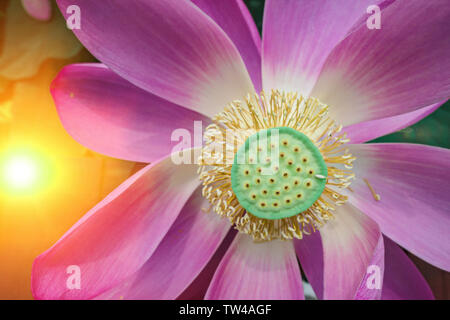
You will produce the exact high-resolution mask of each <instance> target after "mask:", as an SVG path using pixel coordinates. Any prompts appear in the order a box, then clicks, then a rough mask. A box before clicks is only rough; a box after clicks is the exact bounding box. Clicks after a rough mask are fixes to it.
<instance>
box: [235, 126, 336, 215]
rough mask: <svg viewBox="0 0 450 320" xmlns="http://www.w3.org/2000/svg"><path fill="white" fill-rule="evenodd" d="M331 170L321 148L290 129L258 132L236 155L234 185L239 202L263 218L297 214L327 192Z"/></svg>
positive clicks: (281, 128)
mask: <svg viewBox="0 0 450 320" xmlns="http://www.w3.org/2000/svg"><path fill="white" fill-rule="evenodd" d="M327 175H328V169H327V166H326V164H325V161H324V160H323V157H322V154H321V153H320V151H319V149H318V148H317V147H316V146H315V145H314V143H312V141H311V140H310V139H309V138H308V137H307V136H306V135H304V134H303V133H301V132H299V131H297V130H294V129H292V128H288V127H279V128H271V129H265V130H261V131H258V132H257V133H255V134H254V135H252V136H250V137H249V138H248V139H247V140H246V141H245V143H244V145H242V146H241V147H240V148H239V150H238V152H237V153H236V156H235V159H234V163H233V165H232V168H231V186H232V189H233V191H234V193H235V194H236V197H237V199H238V201H239V203H240V204H241V205H242V207H243V208H244V209H246V210H247V211H248V212H251V213H252V214H253V215H255V216H257V217H260V218H262V219H281V218H288V217H292V216H295V215H297V214H298V213H299V212H303V211H305V210H307V209H308V208H309V207H311V206H312V204H313V203H314V202H316V200H317V199H318V198H319V197H320V195H321V194H322V192H323V190H324V189H325V184H326V177H327Z"/></svg>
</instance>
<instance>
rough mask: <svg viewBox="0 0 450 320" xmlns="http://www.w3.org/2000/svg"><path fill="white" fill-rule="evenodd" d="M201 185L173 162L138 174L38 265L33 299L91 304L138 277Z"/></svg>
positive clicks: (190, 170) (192, 170) (193, 170)
mask: <svg viewBox="0 0 450 320" xmlns="http://www.w3.org/2000/svg"><path fill="white" fill-rule="evenodd" d="M198 184H199V182H198V175H197V174H196V166H195V165H192V166H188V165H183V166H176V165H174V164H173V163H172V160H171V158H170V157H168V158H166V159H164V160H162V161H159V162H155V163H154V164H152V165H150V166H147V167H146V168H144V169H142V170H141V171H139V172H138V173H136V174H135V175H134V176H133V177H131V178H130V179H128V180H127V181H126V182H124V183H123V184H122V185H121V186H120V187H118V188H117V189H116V190H115V191H113V192H112V193H111V194H110V195H108V196H107V197H106V198H105V199H104V200H103V201H102V202H100V203H99V204H98V205H97V206H96V207H94V208H93V209H92V210H91V211H89V212H88V213H87V214H86V215H85V216H84V217H83V218H81V219H80V220H79V221H78V222H77V223H76V224H75V225H74V226H73V227H72V228H71V229H70V230H69V231H68V232H67V233H66V234H65V235H64V236H63V237H62V238H61V239H60V240H59V241H58V242H57V243H56V244H55V245H54V246H53V247H52V248H50V249H49V250H47V251H46V252H45V253H43V254H41V255H40V256H39V257H38V258H37V259H36V260H35V261H34V264H33V270H32V290H33V296H34V297H35V298H37V299H90V298H93V297H95V296H97V295H98V294H99V293H101V292H103V291H105V290H108V289H109V288H111V287H113V286H115V285H117V284H118V283H120V282H121V281H122V280H123V279H125V278H127V277H129V276H130V275H132V274H134V273H135V272H136V271H137V270H138V269H139V268H140V267H141V266H142V265H143V264H144V263H145V262H146V261H147V260H148V258H149V257H150V256H151V255H152V253H153V252H154V251H155V250H156V248H157V246H158V244H159V243H160V242H161V240H162V239H163V238H164V236H165V235H166V233H167V232H168V230H169V228H170V227H171V225H172V224H173V222H174V221H175V219H176V217H177V216H178V214H179V212H180V211H181V209H182V208H183V206H184V204H185V202H186V201H187V200H188V198H189V197H190V195H191V194H192V192H193V191H194V190H195V188H196V187H197V186H198ZM70 266H78V267H79V268H80V272H81V288H80V289H73V287H72V289H69V288H70V286H67V281H70V280H71V279H73V278H70V274H68V273H67V272H68V267H70Z"/></svg>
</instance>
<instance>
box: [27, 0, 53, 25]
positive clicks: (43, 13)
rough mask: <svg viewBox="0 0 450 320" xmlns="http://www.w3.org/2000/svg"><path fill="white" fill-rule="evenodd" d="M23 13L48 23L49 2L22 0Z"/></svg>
mask: <svg viewBox="0 0 450 320" xmlns="http://www.w3.org/2000/svg"><path fill="white" fill-rule="evenodd" d="M22 5H23V8H24V9H25V11H26V12H27V13H28V14H29V15H30V16H32V17H33V18H35V19H36V20H40V21H48V20H50V18H51V17H52V5H51V4H50V1H49V0H22Z"/></svg>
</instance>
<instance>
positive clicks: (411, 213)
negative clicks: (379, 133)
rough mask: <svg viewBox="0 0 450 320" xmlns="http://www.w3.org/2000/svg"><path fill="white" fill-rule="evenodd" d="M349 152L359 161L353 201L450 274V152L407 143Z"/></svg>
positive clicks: (386, 230)
mask: <svg viewBox="0 0 450 320" xmlns="http://www.w3.org/2000/svg"><path fill="white" fill-rule="evenodd" d="M349 149H350V152H351V153H352V154H353V155H354V156H355V157H356V159H357V160H356V161H355V162H354V172H355V175H356V179H355V180H354V181H353V182H352V185H351V188H352V190H353V192H348V196H349V201H350V202H351V203H352V204H353V205H354V206H356V207H358V208H359V209H360V210H361V211H363V212H364V213H365V214H367V215H368V216H370V217H371V218H372V219H373V220H375V221H376V222H377V223H378V224H379V226H380V228H381V231H382V232H383V233H384V234H385V235H386V236H388V237H389V238H391V239H392V240H394V241H395V242H396V243H398V244H399V245H401V246H402V247H404V248H405V249H407V250H409V251H411V252H412V253H413V254H415V255H417V256H419V257H420V258H422V259H424V260H426V261H427V262H429V263H431V264H433V265H435V266H437V267H438V268H441V269H444V270H447V271H450V235H449V233H448V228H449V226H450V212H449V210H448V208H449V197H448V194H449V192H450V190H449V186H450V185H449V179H450V176H449V172H450V168H449V166H450V150H448V149H443V148H437V147H430V146H424V145H415V144H401V143H393V144H377V143H375V144H360V145H350V146H349ZM367 182H369V184H370V186H371V187H372V189H373V190H374V192H376V194H378V195H379V196H380V200H379V201H377V200H376V199H375V197H374V195H373V194H372V191H371V189H370V188H369V186H368V185H367Z"/></svg>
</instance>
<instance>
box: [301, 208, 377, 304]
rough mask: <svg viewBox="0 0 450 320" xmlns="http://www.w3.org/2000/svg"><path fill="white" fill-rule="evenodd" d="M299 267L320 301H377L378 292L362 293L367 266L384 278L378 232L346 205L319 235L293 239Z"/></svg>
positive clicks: (360, 214) (371, 223)
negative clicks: (377, 271)
mask: <svg viewBox="0 0 450 320" xmlns="http://www.w3.org/2000/svg"><path fill="white" fill-rule="evenodd" d="M294 243H295V249H296V251H297V255H298V258H299V260H300V264H301V265H302V269H303V271H304V272H305V274H306V276H307V278H308V280H309V282H310V283H311V285H312V287H313V289H314V291H315V293H316V295H317V296H318V298H319V299H354V298H364V297H365V298H377V296H378V297H379V296H380V295H381V289H371V293H368V292H363V291H364V289H365V288H364V287H363V285H364V284H366V278H367V271H368V267H369V266H371V265H376V266H378V267H379V268H380V273H381V277H382V276H383V273H382V272H383V268H384V266H383V261H382V259H380V256H381V257H382V256H383V255H382V252H383V246H382V236H381V232H380V230H379V228H378V226H377V224H376V223H375V222H373V221H372V220H371V219H369V218H368V217H367V216H365V215H364V214H362V213H361V212H360V211H359V210H357V209H356V208H354V207H353V206H351V205H349V204H345V205H343V206H340V207H337V210H336V211H335V219H334V220H331V221H328V222H327V223H326V224H325V225H324V226H323V227H322V228H321V229H320V233H319V232H316V233H313V234H312V235H309V236H305V237H304V238H303V239H302V240H295V242H294ZM380 252H381V255H380Z"/></svg>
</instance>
